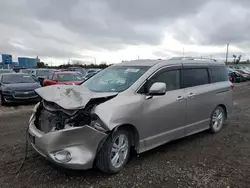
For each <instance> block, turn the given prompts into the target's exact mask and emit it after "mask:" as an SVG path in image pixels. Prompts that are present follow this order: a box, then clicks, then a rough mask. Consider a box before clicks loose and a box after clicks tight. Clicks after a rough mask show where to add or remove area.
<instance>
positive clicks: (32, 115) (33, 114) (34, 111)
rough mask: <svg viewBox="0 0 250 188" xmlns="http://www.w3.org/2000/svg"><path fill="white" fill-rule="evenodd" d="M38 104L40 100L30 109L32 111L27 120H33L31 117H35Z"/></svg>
mask: <svg viewBox="0 0 250 188" xmlns="http://www.w3.org/2000/svg"><path fill="white" fill-rule="evenodd" d="M39 105H40V102H39V103H37V104H36V105H35V106H34V108H33V110H32V111H33V113H32V114H31V116H30V119H29V122H31V121H32V120H33V118H34V117H35V114H36V112H37V109H38V107H39Z"/></svg>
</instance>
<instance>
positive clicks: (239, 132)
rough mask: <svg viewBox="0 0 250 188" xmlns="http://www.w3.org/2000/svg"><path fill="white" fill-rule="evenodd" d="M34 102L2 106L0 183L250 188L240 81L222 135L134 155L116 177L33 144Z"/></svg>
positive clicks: (249, 139) (246, 87)
mask: <svg viewBox="0 0 250 188" xmlns="http://www.w3.org/2000/svg"><path fill="white" fill-rule="evenodd" d="M32 108H33V106H21V107H0V187H1V188H4V187H8V188H9V187H20V188H21V187H22V188H23V187H39V188H48V187H119V188H120V187H129V188H131V187H170V188H172V187H185V188H186V187H213V188H215V187H225V188H226V187H249V186H250V147H249V146H250V123H249V122H250V114H249V113H250V84H249V83H243V84H238V85H236V87H235V89H234V111H233V115H232V117H231V118H230V120H229V121H228V123H227V125H226V126H225V127H224V129H223V130H222V131H221V132H220V133H218V134H215V135H213V134H210V133H209V132H203V133H199V134H196V135H193V136H190V137H187V138H183V139H180V140H177V141H174V142H171V143H168V144H165V145H163V146H161V147H158V148H156V149H153V150H152V151H149V152H146V153H143V154H141V155H139V156H134V157H133V158H132V159H131V160H130V162H129V163H128V165H127V166H126V167H125V169H124V170H123V171H122V172H121V173H119V174H117V175H112V176H109V175H106V174H103V173H101V172H98V171H97V170H88V171H73V170H64V169H61V168H58V167H56V166H54V165H52V164H51V163H49V162H47V161H46V160H45V159H44V158H43V157H41V156H39V155H38V154H36V153H35V152H34V151H33V150H32V149H31V148H30V147H29V150H28V160H27V161H26V162H25V165H24V167H23V169H22V170H21V171H20V172H19V174H17V175H16V174H14V172H15V171H16V170H17V169H18V168H19V166H20V165H21V162H22V160H23V157H24V151H25V129H26V126H27V122H28V119H29V115H30V113H31V110H32Z"/></svg>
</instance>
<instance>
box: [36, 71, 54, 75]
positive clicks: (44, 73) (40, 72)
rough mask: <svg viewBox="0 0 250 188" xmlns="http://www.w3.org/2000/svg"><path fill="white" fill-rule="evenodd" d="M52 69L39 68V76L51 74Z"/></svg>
mask: <svg viewBox="0 0 250 188" xmlns="http://www.w3.org/2000/svg"><path fill="white" fill-rule="evenodd" d="M50 74H51V70H37V76H49V75H50Z"/></svg>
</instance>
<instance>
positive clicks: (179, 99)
mask: <svg viewBox="0 0 250 188" xmlns="http://www.w3.org/2000/svg"><path fill="white" fill-rule="evenodd" d="M183 99H184V97H182V96H179V97H177V99H176V100H177V101H182V100H183Z"/></svg>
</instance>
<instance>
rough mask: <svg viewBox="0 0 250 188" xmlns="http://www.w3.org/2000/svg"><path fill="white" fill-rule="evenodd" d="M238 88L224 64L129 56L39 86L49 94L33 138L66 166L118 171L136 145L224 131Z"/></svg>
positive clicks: (38, 111) (37, 113)
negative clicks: (79, 79) (71, 80)
mask: <svg viewBox="0 0 250 188" xmlns="http://www.w3.org/2000/svg"><path fill="white" fill-rule="evenodd" d="M232 89H233V85H232V83H231V82H230V81H229V79H228V73H227V69H226V67H225V65H224V63H219V62H214V61H210V60H185V59H172V60H136V61H128V62H122V63H120V64H116V65H113V66H111V67H109V68H107V69H105V70H103V71H101V72H99V73H97V74H96V75H95V76H94V77H92V78H90V79H89V80H87V81H86V82H84V83H83V84H82V85H79V86H77V85H56V86H48V87H45V88H40V89H37V90H36V92H37V93H38V95H40V96H41V97H42V99H43V100H42V102H40V103H38V104H37V105H36V106H35V108H34V113H33V114H32V116H31V118H30V121H29V138H30V142H31V145H32V146H33V148H34V149H35V150H36V151H37V152H38V153H40V154H41V155H43V156H44V157H46V158H47V159H48V160H50V161H51V162H53V163H55V164H57V165H59V166H61V167H65V168H70V169H88V168H92V167H93V166H96V167H97V168H98V169H100V170H101V171H103V172H106V173H117V172H119V171H120V170H121V169H122V168H123V167H124V165H125V164H126V163H127V161H128V158H129V155H130V153H131V150H132V149H133V150H135V151H136V152H137V153H142V152H145V151H148V150H150V149H152V148H155V147H157V146H160V145H162V144H165V143H167V142H169V141H171V140H175V139H179V138H182V137H185V136H188V135H191V134H195V133H198V132H201V131H204V130H207V129H210V130H211V132H213V133H217V132H219V131H220V130H221V129H222V127H223V124H224V122H225V121H226V119H227V118H228V117H229V115H230V114H231V110H232Z"/></svg>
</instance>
